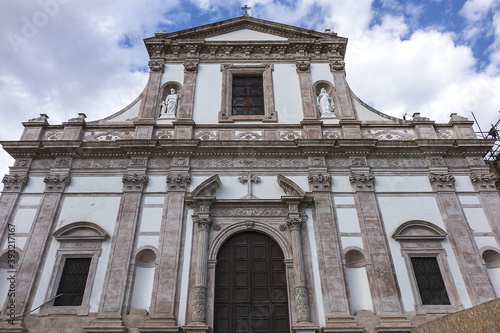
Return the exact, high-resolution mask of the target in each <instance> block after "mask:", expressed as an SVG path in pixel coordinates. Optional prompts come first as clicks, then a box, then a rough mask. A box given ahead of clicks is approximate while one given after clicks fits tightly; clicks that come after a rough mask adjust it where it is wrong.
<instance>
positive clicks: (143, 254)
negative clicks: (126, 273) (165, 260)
mask: <svg viewBox="0 0 500 333" xmlns="http://www.w3.org/2000/svg"><path fill="white" fill-rule="evenodd" d="M157 257H158V255H157V250H156V248H154V247H153V246H143V247H141V248H140V249H138V251H137V254H136V255H135V264H136V265H137V266H138V267H148V268H149V267H155V265H156V258H157Z"/></svg>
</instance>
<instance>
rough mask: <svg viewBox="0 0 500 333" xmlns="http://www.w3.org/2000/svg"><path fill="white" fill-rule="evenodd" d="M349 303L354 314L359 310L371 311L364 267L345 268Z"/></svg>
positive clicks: (371, 302) (368, 285)
mask: <svg viewBox="0 0 500 333" xmlns="http://www.w3.org/2000/svg"><path fill="white" fill-rule="evenodd" d="M346 275H347V283H348V285H349V294H350V299H349V300H350V304H351V308H352V311H353V313H354V314H356V312H358V311H359V310H371V311H373V301H372V296H371V292H370V284H369V283H368V276H367V275H366V268H365V267H360V268H346Z"/></svg>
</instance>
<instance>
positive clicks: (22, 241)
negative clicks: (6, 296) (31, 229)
mask: <svg viewBox="0 0 500 333" xmlns="http://www.w3.org/2000/svg"><path fill="white" fill-rule="evenodd" d="M27 238H28V237H19V236H17V235H16V236H15V237H14V241H15V245H16V251H17V250H19V251H22V250H24V246H25V245H26V239H27ZM8 247H9V244H8V243H7V242H5V244H4V245H3V247H2V250H1V251H0V253H1V252H3V251H5V250H7V248H8ZM18 253H19V252H18ZM0 281H2V280H0ZM0 303H1V301H0Z"/></svg>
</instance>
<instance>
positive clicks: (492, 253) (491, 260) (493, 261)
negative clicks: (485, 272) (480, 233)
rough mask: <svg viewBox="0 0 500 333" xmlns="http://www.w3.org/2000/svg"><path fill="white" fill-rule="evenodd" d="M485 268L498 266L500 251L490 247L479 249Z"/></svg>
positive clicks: (499, 263)
mask: <svg viewBox="0 0 500 333" xmlns="http://www.w3.org/2000/svg"><path fill="white" fill-rule="evenodd" d="M481 250H482V254H481V257H482V258H483V261H484V264H485V265H486V268H500V252H499V251H498V250H497V249H495V248H492V247H488V248H484V249H481Z"/></svg>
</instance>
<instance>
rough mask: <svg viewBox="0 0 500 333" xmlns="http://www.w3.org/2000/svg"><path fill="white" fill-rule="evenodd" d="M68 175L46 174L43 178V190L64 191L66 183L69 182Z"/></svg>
mask: <svg viewBox="0 0 500 333" xmlns="http://www.w3.org/2000/svg"><path fill="white" fill-rule="evenodd" d="M70 178H71V177H70V176H69V175H68V174H53V175H47V176H45V178H44V179H43V182H44V183H45V192H59V193H61V192H64V189H65V188H66V185H68V184H69V181H70Z"/></svg>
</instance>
